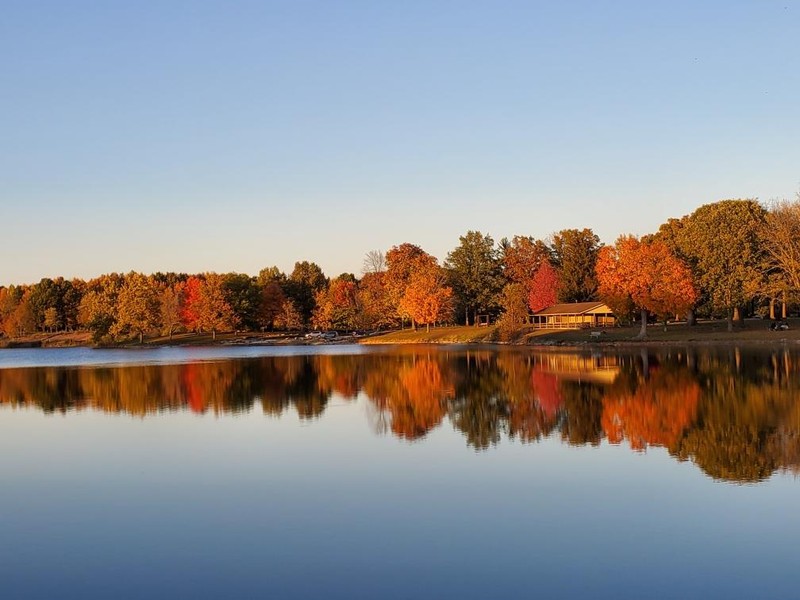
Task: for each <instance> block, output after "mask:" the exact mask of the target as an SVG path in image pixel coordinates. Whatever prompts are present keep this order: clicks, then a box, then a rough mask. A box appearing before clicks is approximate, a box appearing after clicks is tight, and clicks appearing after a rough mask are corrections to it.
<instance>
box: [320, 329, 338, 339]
mask: <svg viewBox="0 0 800 600" xmlns="http://www.w3.org/2000/svg"><path fill="white" fill-rule="evenodd" d="M321 337H322V339H323V340H335V339H336V338H337V337H339V334H338V333H336V332H335V331H326V332H325V333H323V334H322V336H321Z"/></svg>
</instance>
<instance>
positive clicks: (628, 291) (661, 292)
mask: <svg viewBox="0 0 800 600" xmlns="http://www.w3.org/2000/svg"><path fill="white" fill-rule="evenodd" d="M596 272H597V281H598V291H599V292H600V297H601V298H602V299H603V301H604V302H606V303H607V304H609V305H610V306H612V308H614V307H616V309H617V310H619V308H620V307H621V306H622V305H624V303H626V302H630V303H632V304H633V305H635V306H636V307H638V308H639V309H640V310H641V313H642V329H641V331H640V333H639V337H640V338H645V337H647V317H648V315H649V314H650V313H653V314H655V315H658V316H659V317H662V318H664V319H665V320H666V318H667V316H668V315H670V314H682V313H685V312H686V311H688V310H689V308H690V307H691V306H692V305H694V303H695V302H696V301H697V290H696V289H695V286H694V282H693V280H692V274H691V271H690V270H689V268H688V267H687V266H686V265H685V264H684V263H683V262H682V261H681V260H680V259H678V258H677V257H676V256H675V255H674V254H672V252H671V251H670V249H669V248H668V247H667V245H666V244H664V243H663V242H660V241H649V242H644V241H642V240H640V239H638V238H637V237H635V236H631V235H623V236H620V237H619V238H618V239H617V241H616V243H615V244H614V245H613V246H604V247H603V248H601V249H600V253H599V255H598V258H597V267H596Z"/></svg>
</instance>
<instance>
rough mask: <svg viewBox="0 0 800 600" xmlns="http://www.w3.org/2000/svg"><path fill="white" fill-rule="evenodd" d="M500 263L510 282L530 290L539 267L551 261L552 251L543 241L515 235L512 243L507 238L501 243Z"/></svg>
mask: <svg viewBox="0 0 800 600" xmlns="http://www.w3.org/2000/svg"><path fill="white" fill-rule="evenodd" d="M500 261H501V263H502V265H503V275H505V277H506V279H507V280H508V281H509V282H511V283H520V284H522V285H524V286H525V287H526V288H529V287H530V283H531V281H532V280H533V278H534V276H535V275H536V272H537V271H538V270H539V267H541V266H542V264H543V263H544V262H545V261H547V262H549V261H550V249H549V248H548V247H547V244H545V243H544V242H543V241H541V240H536V239H534V238H532V237H530V236H520V235H515V236H514V237H513V238H512V239H511V241H508V240H507V239H505V238H503V239H502V240H501V241H500Z"/></svg>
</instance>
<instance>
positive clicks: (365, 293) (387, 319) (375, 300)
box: [356, 272, 396, 329]
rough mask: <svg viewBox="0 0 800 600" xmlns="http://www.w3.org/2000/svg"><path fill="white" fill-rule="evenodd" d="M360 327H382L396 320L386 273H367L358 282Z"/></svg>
mask: <svg viewBox="0 0 800 600" xmlns="http://www.w3.org/2000/svg"><path fill="white" fill-rule="evenodd" d="M356 294H357V303H358V306H359V312H358V315H357V317H356V318H357V328H358V329H382V328H384V327H390V326H391V325H392V323H393V322H394V315H395V312H396V311H395V310H393V308H392V305H391V302H390V301H389V294H388V291H387V289H386V273H385V272H379V273H366V274H365V275H364V276H363V277H362V278H361V281H360V282H359V284H358V290H357V292H356Z"/></svg>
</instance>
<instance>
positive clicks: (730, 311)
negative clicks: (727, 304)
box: [726, 308, 733, 332]
mask: <svg viewBox="0 0 800 600" xmlns="http://www.w3.org/2000/svg"><path fill="white" fill-rule="evenodd" d="M726 318H727V319H728V332H731V331H733V309H732V308H729V309H727V314H726Z"/></svg>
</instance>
